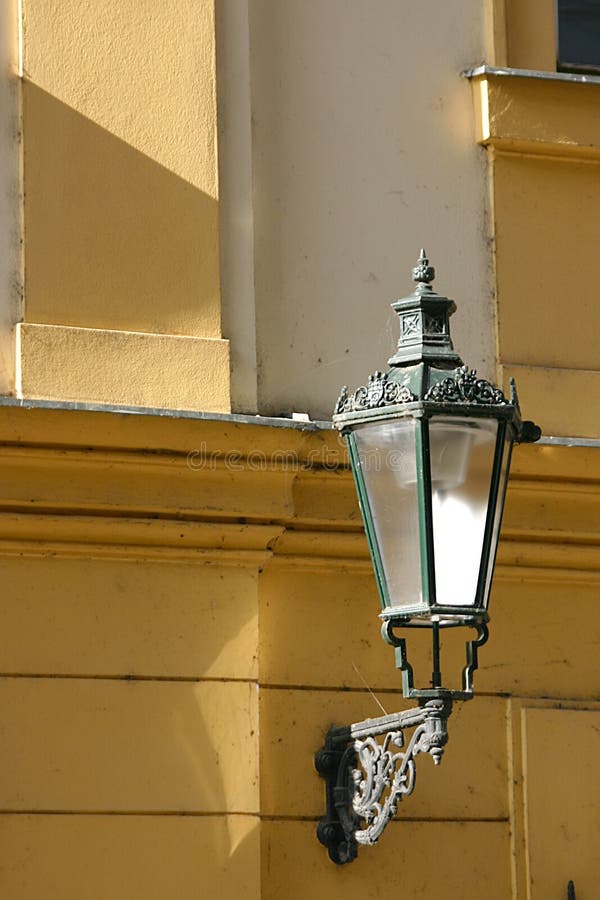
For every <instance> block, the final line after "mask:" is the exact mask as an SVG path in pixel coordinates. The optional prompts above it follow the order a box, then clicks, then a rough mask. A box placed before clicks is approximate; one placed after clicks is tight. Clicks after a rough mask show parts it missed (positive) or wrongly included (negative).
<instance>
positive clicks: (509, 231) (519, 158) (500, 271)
mask: <svg viewBox="0 0 600 900" xmlns="http://www.w3.org/2000/svg"><path fill="white" fill-rule="evenodd" d="M473 97H474V101H475V117H476V121H477V122H478V131H479V133H478V140H479V141H480V143H482V144H483V145H484V146H486V147H487V148H488V156H489V167H490V192H491V210H492V226H493V233H494V243H493V248H494V265H495V275H496V299H497V329H498V334H497V339H498V364H499V377H500V378H501V380H502V381H503V382H504V383H505V384H507V383H508V380H509V378H510V376H515V377H516V379H517V384H518V386H519V394H520V397H521V401H522V405H523V408H524V409H526V410H527V414H528V415H530V416H533V417H534V418H535V419H536V421H538V422H539V424H540V425H541V426H542V428H543V430H544V431H545V432H546V433H547V434H554V435H565V436H579V437H592V438H594V437H599V436H600V416H599V411H600V361H599V357H598V352H597V345H596V341H595V338H594V335H595V334H597V333H598V330H599V329H600V308H599V307H598V304H597V303H595V302H594V299H593V295H594V288H593V285H595V284H596V283H597V282H598V280H599V279H600V260H599V259H598V254H597V252H596V244H597V239H598V213H597V210H598V193H599V188H600V128H599V126H598V119H597V116H594V115H593V110H594V109H595V106H596V105H597V102H598V97H600V86H599V85H597V84H585V83H578V82H577V81H573V80H571V81H569V80H560V79H551V78H548V79H542V78H536V77H526V76H525V75H523V74H518V73H513V74H497V73H494V72H493V71H492V72H487V73H486V72H483V73H482V74H481V75H478V76H477V77H476V78H474V80H473ZM582 398H585V402H581V399H582Z"/></svg>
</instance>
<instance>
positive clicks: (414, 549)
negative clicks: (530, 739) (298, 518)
mask: <svg viewBox="0 0 600 900" xmlns="http://www.w3.org/2000/svg"><path fill="white" fill-rule="evenodd" d="M434 276H435V272H434V269H433V268H432V267H431V266H430V265H429V260H428V259H427V257H426V256H425V251H424V250H421V255H420V258H419V260H418V262H417V265H416V267H415V268H414V269H413V280H414V281H415V282H416V288H415V291H414V293H413V294H411V296H410V297H406V298H405V299H403V300H398V301H396V302H395V303H392V309H394V310H395V312H396V313H397V314H398V316H399V319H400V338H399V341H398V347H397V350H396V353H395V354H394V356H392V358H391V359H390V360H389V365H390V367H391V368H390V370H389V371H388V372H386V373H382V372H375V373H374V374H373V375H370V376H369V379H368V382H367V384H366V385H364V386H362V387H359V388H358V389H357V390H355V391H354V392H353V393H349V391H348V389H347V388H346V387H344V388H343V389H342V392H341V394H340V397H339V399H338V401H337V404H336V407H335V412H334V416H333V423H334V425H335V427H336V428H338V429H339V430H340V431H341V432H342V434H343V435H344V437H345V439H346V442H347V445H348V453H349V458H350V465H351V468H352V472H353V475H354V481H355V485H356V490H357V493H358V499H359V504H360V508H361V512H362V516H363V520H364V525H365V531H366V534H367V540H368V544H369V550H370V553H371V559H372V563H373V568H374V570H375V578H376V581H377V587H378V589H379V595H380V598H381V605H382V611H381V614H380V618H381V620H382V635H383V638H384V640H385V641H387V643H388V644H391V645H392V646H393V647H394V650H395V655H396V665H397V667H398V668H399V669H400V671H401V673H402V689H403V693H404V696H405V697H407V698H410V699H415V700H417V701H418V705H417V706H416V707H414V708H413V709H408V710H405V711H403V712H400V713H396V714H392V715H386V716H382V717H380V718H378V719H367V720H365V721H364V722H358V723H356V724H354V725H348V726H343V727H334V728H332V729H331V730H330V731H329V733H328V734H327V737H326V741H325V745H324V746H323V747H322V748H321V749H320V750H319V751H318V753H317V754H316V757H315V765H316V768H317V771H318V772H319V774H320V775H322V776H323V778H324V779H325V782H326V802H327V810H326V815H325V816H324V817H323V818H322V819H321V821H320V822H319V826H318V829H317V835H318V838H319V840H320V841H321V843H322V844H324V845H325V846H326V847H327V849H328V851H329V856H330V858H331V859H332V860H333V862H335V863H337V864H340V865H341V864H343V863H347V862H351V861H352V860H353V859H355V857H356V855H357V851H358V846H359V845H360V844H374V843H376V842H377V840H378V839H379V837H380V835H381V833H382V832H383V830H384V828H385V826H386V825H387V823H388V822H389V821H390V819H391V818H392V817H393V816H394V814H395V812H396V810H397V807H398V803H399V802H400V801H401V800H402V799H403V798H404V797H408V796H409V795H410V794H411V793H412V791H413V789H414V786H415V776H416V770H415V758H416V757H417V756H418V755H419V754H420V753H429V754H431V756H432V757H433V759H434V762H435V763H436V764H439V762H440V761H441V757H442V753H443V751H444V746H445V744H446V743H447V740H448V730H447V722H448V717H449V716H450V713H451V711H452V703H453V701H454V700H470V699H471V698H472V696H473V672H474V671H475V669H476V668H477V651H478V649H479V648H480V647H481V646H482V645H483V644H485V642H486V641H487V638H488V629H487V622H488V612H487V607H488V599H489V594H490V587H491V582H492V574H493V569H494V562H495V557H496V549H497V545H498V536H499V532H500V525H501V521H502V510H503V506H504V498H505V494H506V486H507V482H508V474H509V468H510V458H511V451H512V447H513V444H514V443H533V442H534V441H537V440H538V439H539V437H540V436H541V431H540V429H539V428H538V426H537V425H535V424H534V423H533V422H528V421H523V420H522V419H521V413H520V409H519V402H518V398H517V393H516V388H515V384H514V381H511V388H510V396H509V397H508V398H507V397H505V395H504V393H503V392H502V391H501V390H500V389H499V388H497V387H495V386H494V385H493V384H491V383H490V382H489V381H486V380H484V379H482V378H478V377H477V374H476V372H475V370H472V369H469V368H468V367H467V366H464V365H463V363H462V360H461V359H460V357H459V356H458V355H457V354H456V353H455V351H454V348H453V345H452V341H451V338H450V326H449V319H450V316H451V315H452V313H453V312H454V311H455V310H456V305H455V303H454V301H453V300H450V299H449V298H448V297H443V296H441V295H439V294H437V293H436V292H435V291H434V290H433V289H432V287H431V282H432V281H433V279H434ZM456 627H467V628H470V629H473V631H474V632H475V634H474V635H473V637H472V638H471V639H470V640H467V642H466V663H465V667H464V669H463V672H462V690H452V689H450V688H448V687H445V686H444V683H443V679H442V673H441V667H440V631H441V630H442V629H445V628H456ZM409 628H427V629H429V630H430V632H431V641H432V669H433V671H432V675H431V683H430V685H429V686H428V687H424V688H418V687H415V684H414V677H413V670H412V667H411V665H410V663H409V661H408V657H407V648H406V638H405V637H401V636H400V635H399V634H398V633H397V630H398V629H409ZM407 729H414V730H413V731H412V735H411V736H410V739H409V740H408V743H406V738H405V735H404V732H405V731H406V730H407Z"/></svg>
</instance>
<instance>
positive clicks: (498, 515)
mask: <svg viewBox="0 0 600 900" xmlns="http://www.w3.org/2000/svg"><path fill="white" fill-rule="evenodd" d="M511 453H512V433H511V429H510V428H507V429H506V439H505V441H504V451H503V456H502V468H501V472H500V486H499V489H498V497H497V500H496V509H495V511H494V529H493V531H492V542H491V547H490V557H489V561H488V569H487V577H486V580H485V594H484V597H483V603H484V606H485V607H486V609H487V605H488V601H489V599H490V588H491V586H492V576H493V574H494V562H495V560H496V550H497V549H498V538H499V537H500V527H501V525H502V512H503V508H504V495H505V494H506V487H507V481H508V472H509V469H510V457H511Z"/></svg>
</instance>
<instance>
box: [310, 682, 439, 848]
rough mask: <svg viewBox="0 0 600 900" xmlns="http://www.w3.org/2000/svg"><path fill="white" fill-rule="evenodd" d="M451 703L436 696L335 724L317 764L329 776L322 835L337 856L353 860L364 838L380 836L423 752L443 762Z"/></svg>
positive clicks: (408, 789)
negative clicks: (348, 723)
mask: <svg viewBox="0 0 600 900" xmlns="http://www.w3.org/2000/svg"><path fill="white" fill-rule="evenodd" d="M451 708H452V707H451V702H450V701H449V700H444V699H433V700H428V701H427V702H425V703H423V704H422V705H421V706H419V707H416V708H415V709H409V710H405V711H404V712H401V713H396V714H394V715H390V716H382V717H381V718H379V719H367V720H365V721H364V722H359V723H357V724H356V725H351V726H350V727H349V728H337V729H336V728H333V729H331V731H330V732H329V734H328V735H327V740H326V742H325V746H324V747H323V748H322V749H321V750H320V751H319V752H318V753H317V755H316V758H315V765H316V768H317V771H318V772H319V773H320V774H321V775H322V776H323V777H324V778H325V779H326V781H327V815H326V816H325V817H324V818H323V819H321V822H320V823H319V827H318V829H317V835H318V837H319V840H320V841H321V843H322V844H325V846H326V847H327V848H328V850H329V856H330V858H331V859H332V860H333V861H334V862H336V863H338V864H340V865H341V864H343V863H347V862H351V861H352V860H353V859H354V858H355V857H356V854H357V850H358V845H359V844H374V843H376V842H377V840H378V839H379V837H380V836H381V834H382V832H383V830H384V828H385V827H386V825H387V824H388V822H389V821H390V819H392V818H393V816H394V815H395V814H396V811H397V809H398V804H399V803H400V801H401V800H402V799H403V798H404V797H408V796H410V794H412V792H413V790H414V787H415V781H416V767H415V758H416V757H417V756H418V755H419V754H420V753H429V754H430V755H431V756H432V757H433V760H434V762H435V764H436V765H437V764H439V762H440V761H441V757H442V753H443V751H444V746H445V744H446V743H447V741H448V731H447V726H446V723H447V719H448V716H449V715H450V712H451ZM411 727H414V728H415V730H414V732H413V733H412V735H411V738H410V740H409V742H408V745H407V746H406V747H405V739H404V730H405V729H406V728H411ZM378 738H379V740H378Z"/></svg>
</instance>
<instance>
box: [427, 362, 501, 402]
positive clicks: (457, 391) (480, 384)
mask: <svg viewBox="0 0 600 900" xmlns="http://www.w3.org/2000/svg"><path fill="white" fill-rule="evenodd" d="M423 399H424V400H434V401H437V402H438V403H482V404H485V405H488V406H504V405H506V404H507V403H508V400H507V399H506V397H505V396H504V394H503V393H502V391H501V390H500V388H497V387H496V385H494V384H492V383H491V382H490V381H486V380H485V379H484V378H478V377H477V372H476V371H475V369H470V370H469V368H468V366H461V367H460V369H459V370H458V372H457V374H456V375H453V376H452V377H451V378H444V380H443V381H440V382H439V383H438V384H434V385H433V387H430V388H429V390H428V391H427V393H426V394H425V397H424V398H423Z"/></svg>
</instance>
